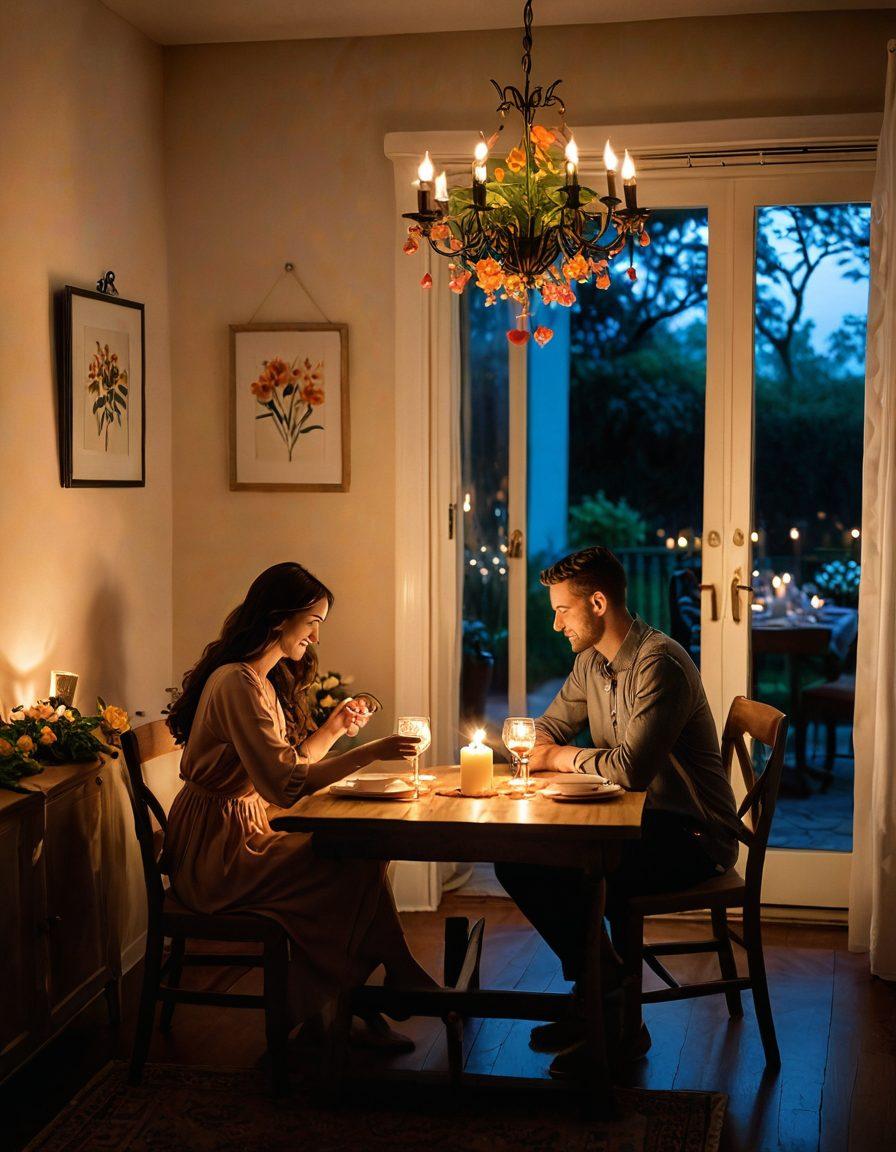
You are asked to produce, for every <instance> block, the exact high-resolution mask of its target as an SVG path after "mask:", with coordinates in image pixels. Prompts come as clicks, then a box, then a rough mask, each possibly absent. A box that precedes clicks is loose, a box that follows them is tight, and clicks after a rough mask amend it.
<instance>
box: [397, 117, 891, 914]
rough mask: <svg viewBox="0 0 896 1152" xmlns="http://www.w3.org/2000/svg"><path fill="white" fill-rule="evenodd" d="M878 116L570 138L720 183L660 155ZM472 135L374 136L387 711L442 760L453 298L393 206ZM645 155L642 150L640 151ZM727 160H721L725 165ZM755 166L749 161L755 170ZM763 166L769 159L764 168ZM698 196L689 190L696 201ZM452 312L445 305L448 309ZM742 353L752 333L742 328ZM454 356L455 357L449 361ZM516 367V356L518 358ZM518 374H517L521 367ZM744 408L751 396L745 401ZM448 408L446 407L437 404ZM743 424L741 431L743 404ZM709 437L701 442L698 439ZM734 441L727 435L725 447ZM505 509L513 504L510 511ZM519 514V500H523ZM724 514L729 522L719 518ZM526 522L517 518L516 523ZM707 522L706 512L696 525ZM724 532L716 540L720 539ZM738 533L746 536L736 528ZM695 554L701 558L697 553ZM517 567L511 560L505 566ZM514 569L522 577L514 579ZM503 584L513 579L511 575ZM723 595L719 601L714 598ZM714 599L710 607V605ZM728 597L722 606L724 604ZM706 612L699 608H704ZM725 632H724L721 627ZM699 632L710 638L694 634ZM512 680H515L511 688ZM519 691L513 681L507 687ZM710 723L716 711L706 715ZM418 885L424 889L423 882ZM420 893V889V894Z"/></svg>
mask: <svg viewBox="0 0 896 1152" xmlns="http://www.w3.org/2000/svg"><path fill="white" fill-rule="evenodd" d="M483 117H484V120H486V121H487V122H490V119H491V118H490V117H489V113H488V109H487V108H485V107H484V109H483ZM880 122H881V117H880V114H878V113H871V114H864V113H861V114H849V115H842V116H830V117H827V116H825V117H783V118H774V119H751V120H730V121H724V120H720V121H701V122H695V123H678V124H665V125H662V124H661V125H603V126H592V127H584V128H579V127H577V128H576V141H577V143H578V145H579V154H580V157H581V159H582V170H583V173H584V174H585V176H586V177H587V175H588V174H589V171H590V172H591V173H592V175H595V174H599V172H600V171H601V168H600V160H599V158H600V156H601V154H602V151H603V145H604V141H605V140H606V138H607V137H608V136H609V137H612V138H613V139H614V140H615V141H616V142H617V143H622V144H624V145H625V146H626V147H628V148H629V149H630V150H631V151H632V152H634V153H635V155H636V156H637V157H638V158H639V163H640V171H641V177H640V179H641V181H642V186H643V188H644V190H645V196H644V202H645V203H646V202H647V197H646V191H647V189H648V187H649V184H650V183H651V182H652V181H653V180H655V179H657V180H658V179H659V178H660V176H661V173H664V172H668V173H669V177H668V178H672V172H671V171H670V169H674V178H676V179H690V180H694V179H698V180H701V181H703V180H705V181H716V180H720V179H721V180H728V181H729V183H730V182H731V181H730V176H731V169H730V168H727V169H726V168H725V167H723V166H718V167H712V166H703V164H702V162H696V163H695V164H694V166H691V167H687V166H686V163H685V161H683V160H681V159H680V158H676V159H667V158H665V157H666V155H667V154H668V153H669V152H675V153H676V154H677V155H678V156H680V155H681V154H682V153H685V154H686V153H687V152H688V151H689V150H692V151H694V152H698V151H713V150H715V151H725V150H734V149H737V150H744V149H756V150H760V149H771V148H773V147H776V146H780V145H782V144H807V143H811V144H834V143H841V144H844V145H848V144H851V143H859V142H862V143H864V142H867V141H869V140H874V139H876V138H877V136H878V134H879V131H880ZM477 138H478V132H477V131H476V130H474V129H471V130H469V131H449V132H432V133H424V132H410V133H408V132H394V133H389V134H388V135H387V136H386V138H385V153H386V156H387V157H388V158H389V159H390V160H391V161H392V164H393V170H394V179H395V207H394V210H395V220H396V232H395V234H396V245H395V490H396V497H395V539H396V545H395V566H396V570H395V575H396V584H395V589H396V591H395V708H396V713H397V712H400V711H412V712H422V713H427V714H429V715H431V716H432V718H433V751H432V753H431V755H432V756H433V758H434V760H437V761H439V762H442V763H445V762H446V761H450V762H453V761H454V759H455V754H454V753H455V750H456V747H457V733H456V730H455V725H456V717H457V683H458V678H459V670H460V639H459V633H460V629H459V618H460V612H459V599H458V598H457V597H456V596H455V601H454V605H453V612H452V606H451V605H450V604H449V603H447V601H446V597H447V596H449V595H450V590H451V588H452V587H453V588H455V589H456V588H457V587H458V586H459V582H460V573H459V567H460V565H459V564H458V557H457V548H456V547H454V548H453V549H452V548H451V547H450V545H451V544H452V543H454V544H455V545H456V543H457V533H455V540H454V541H453V542H452V541H449V540H447V520H448V505H449V504H452V503H453V504H455V505H456V504H457V503H458V501H459V496H460V493H459V487H458V477H459V470H458V444H459V441H458V437H457V428H456V416H455V415H453V414H455V413H456V412H457V408H458V389H457V379H456V374H457V368H456V361H457V357H456V356H454V357H453V356H452V355H451V347H452V344H453V343H456V335H455V337H452V335H451V333H452V331H453V330H454V327H455V326H456V319H455V320H454V322H452V305H453V303H454V302H453V301H452V300H451V299H449V293H448V292H447V286H446V284H445V283H444V276H445V269H444V264H445V261H444V260H442V259H441V258H438V257H432V259H431V261H430V263H429V265H428V267H429V270H430V272H431V274H432V278H433V286H432V289H431V290H429V291H425V290H422V289H421V287H420V278H421V277H422V275H423V273H424V271H425V270H426V268H427V264H426V261H427V259H428V257H427V255H426V251H425V247H424V246H421V249H420V252H419V253H417V255H416V256H413V257H409V256H407V255H405V254H404V253H403V252H402V251H401V246H402V243H403V241H404V236H405V233H406V223H405V221H403V220H402V219H401V213H403V212H409V211H413V210H414V207H415V202H416V201H415V190H414V187H413V181H414V179H415V177H416V168H417V164H418V163H419V161H420V158H421V156H422V155H423V152H424V150H425V149H429V151H430V153H431V154H432V155H433V157H434V158H435V160H436V163H437V165H438V166H439V167H444V168H445V169H446V170H447V171H448V172H449V174H451V173H452V172H454V173H461V172H465V171H467V170H468V169H469V163H470V156H471V155H472V150H473V146H474V145H475V142H476V140H477ZM652 155H654V156H656V159H651V156H652ZM733 163H734V162H732V164H733ZM755 167H757V166H754V168H755ZM800 168H801V169H805V170H808V169H809V168H811V169H818V170H821V171H824V170H827V171H831V170H832V169H831V168H830V165H828V164H817V165H816V164H811V165H800ZM770 169H771V165H768V168H767V170H770ZM698 199H699V198H698ZM710 274H711V275H723V276H724V275H728V274H730V271H727V270H726V262H725V261H724V260H723V261H722V263H721V264H719V266H718V268H716V267H715V266H713V268H712V270H711V273H710ZM454 314H455V316H456V309H455V310H454ZM733 345H734V346H733V347H732V349H731V350H730V351H729V352H726V353H724V354H723V352H722V351H721V350H720V351H719V352H718V353H717V354H716V353H713V365H712V368H710V365H709V364H708V366H707V371H708V372H709V371H710V370H712V371H714V372H715V371H721V372H724V371H725V365H726V362H727V360H728V357H729V356H730V357H731V363H732V370H733V363H734V361H737V362H740V361H741V360H742V358H743V356H744V349H743V333H742V332H741V334H740V336H738V335H737V333H735V340H734V341H733ZM750 354H751V356H752V330H751V332H750ZM452 361H454V362H455V363H454V365H452ZM522 363H523V366H524V365H525V359H524V358H523V360H522ZM523 383H525V375H524V373H523ZM743 403H744V398H743V397H741V400H740V401H739V406H738V411H736V412H735V411H733V410H732V412H731V413H730V423H729V415H728V414H724V413H723V414H722V416H721V419H722V427H723V428H724V427H725V426H726V423H729V426H730V427H731V429H732V430H733V429H734V428H735V427H740V428H741V429H743V427H744V424H743V420H744V417H745V410H744V409H742V408H741V406H740V405H742V404H743ZM750 404H751V405H752V400H751V401H750ZM446 406H447V407H446ZM718 419H719V414H718V413H714V414H712V415H711V414H710V413H709V412H708V413H707V421H708V423H707V433H709V431H710V423H709V421H710V420H712V421H713V424H712V427H713V428H716V429H717V428H718V424H717V421H718ZM749 427H750V428H752V407H750V416H749ZM732 434H733V433H732ZM709 438H710V437H709V435H708V436H707V439H709ZM733 447H734V443H733V440H732V441H731V448H732V450H733ZM723 499H724V501H725V503H726V506H727V511H728V513H729V517H730V514H731V513H733V512H734V510H735V508H737V509H738V511H739V505H737V499H738V497H736V495H735V493H734V492H733V491H732V492H730V493H726V494H724V495H723ZM515 511H516V510H515ZM523 511H524V509H523ZM730 522H731V521H730V518H729V520H728V524H730ZM521 523H525V521H524V520H523V521H521ZM706 523H708V521H706V520H705V524H706ZM728 524H726V531H725V533H724V535H723V540H724V541H727V540H728V538H729V533H728V532H727V527H728ZM747 539H749V533H747ZM719 552H720V553H721V554H722V575H724V573H726V572H728V571H729V570H733V568H734V566H735V564H736V563H738V562H740V560H743V564H744V571H746V572H749V571H750V569H749V567H748V565H749V556H748V555H747V556H746V557H742V556H741V557H738V555H737V554H736V553H735V552H733V551H732V549H731V547H729V546H728V545H727V543H726V545H725V548H724V549H719ZM704 563H706V561H705V559H704ZM516 567H517V568H518V569H522V568H523V566H522V565H517V566H516ZM523 578H524V577H523ZM511 587H513V584H512V583H511ZM722 604H726V601H725V600H723V601H722ZM720 606H721V605H720ZM726 606H727V604H726ZM704 607H705V610H706V607H707V606H704ZM723 635H724V633H723ZM704 636H707V638H708V636H709V633H708V632H704ZM734 643H735V648H734V649H733V650H732V652H731V653H730V654H729V652H728V651H725V653H724V654H723V659H722V667H723V669H728V670H730V675H729V674H728V672H727V671H725V672H724V674H723V685H722V695H723V697H724V696H725V695H726V694H727V698H728V699H731V697H732V696H733V695H735V694H737V691H743V687H740V688H737V685H743V684H744V680H743V676H744V675H745V670H746V667H747V664H746V657H744V660H743V661H742V668H741V669H740V670H738V671H734V670H733V669H732V665H731V663H730V662H729V656H730V658H731V659H733V658H734V656H735V653H736V650H737V643H738V638H737V637H735V640H734ZM517 687H518V686H517ZM518 690H519V689H518ZM717 720H718V721H719V722H720V723H721V722H722V720H723V716H721V714H719V713H717ZM428 877H429V879H428V882H427V884H426V885H425V886H423V885H421V886H419V888H418V897H419V899H420V901H421V904H420V906H421V907H422V906H426V907H435V906H436V905H437V903H438V895H439V891H438V890H439V887H440V886H439V882H438V879H437V876H436V873H435V871H434V870H433V869H432V868H430V869H429V872H428ZM424 887H425V889H426V891H425V892H424V891H423V889H424ZM421 893H422V894H421Z"/></svg>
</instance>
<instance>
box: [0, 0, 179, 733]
mask: <svg viewBox="0 0 896 1152" xmlns="http://www.w3.org/2000/svg"><path fill="white" fill-rule="evenodd" d="M162 82H163V72H162V52H161V49H159V48H158V47H157V46H156V45H154V44H152V43H151V42H150V41H149V40H147V39H146V38H145V37H144V36H142V35H141V34H140V33H138V32H136V31H135V30H134V29H133V28H132V27H130V25H128V24H126V23H125V22H124V21H123V20H121V19H120V18H119V17H117V16H115V15H113V14H112V13H111V12H109V11H108V9H106V8H104V7H103V6H102V5H101V4H100V3H98V0H28V2H27V3H24V2H22V3H11V4H10V3H4V4H3V6H2V13H0V115H2V130H0V138H2V145H0V253H2V269H3V275H2V280H0V395H2V420H0V476H2V500H0V709H2V711H3V713H5V711H6V709H8V708H9V707H10V706H11V705H14V704H16V703H19V702H21V701H23V700H30V699H31V698H33V697H34V695H35V694H40V695H46V693H47V691H48V688H49V670H50V668H53V667H55V668H65V669H70V670H72V671H76V672H78V673H79V674H80V676H81V684H80V686H79V692H78V697H77V700H76V703H78V704H79V705H80V706H81V707H82V708H84V709H92V708H93V706H94V704H95V701H96V695H97V693H98V692H100V693H102V694H103V695H105V696H106V697H107V698H109V699H110V700H115V701H119V702H121V703H122V704H123V705H125V706H126V707H127V708H128V709H129V710H131V711H134V710H135V709H144V710H145V711H146V712H147V713H156V714H157V713H158V711H159V709H160V708H161V706H162V704H163V703H164V701H165V696H164V689H165V687H166V686H167V685H168V684H169V683H170V680H169V676H170V668H171V416H170V404H171V388H170V366H169V334H168V286H167V264H166V248H165V220H164V195H163V155H162ZM107 268H114V269H115V271H116V274H117V279H118V285H119V288H120V290H121V292H122V295H126V296H128V297H130V298H132V299H135V300H140V301H143V302H144V303H145V306H146V335H147V341H146V381H147V421H146V426H147V458H146V471H147V484H146V488H145V489H123V488H121V489H98V488H96V489H70V490H65V489H63V488H61V487H60V482H59V457H58V451H57V441H56V392H55V388H56V384H55V381H56V371H55V363H54V358H53V357H54V348H53V313H52V296H53V293H54V291H55V290H56V289H58V288H59V287H61V286H62V285H64V284H66V283H70V284H76V285H81V286H84V287H87V288H93V287H94V284H95V282H96V279H97V277H98V276H99V274H100V273H101V272H102V271H103V270H104V269H107Z"/></svg>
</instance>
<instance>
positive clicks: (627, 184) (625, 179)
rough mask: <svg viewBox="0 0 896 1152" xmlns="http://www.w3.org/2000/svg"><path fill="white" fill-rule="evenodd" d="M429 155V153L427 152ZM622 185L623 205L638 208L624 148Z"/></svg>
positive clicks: (631, 164) (631, 162)
mask: <svg viewBox="0 0 896 1152" xmlns="http://www.w3.org/2000/svg"><path fill="white" fill-rule="evenodd" d="M427 155H429V153H427ZM622 186H623V188H624V189H625V206H626V208H627V209H628V210H629V211H630V212H636V211H637V209H638V188H637V181H636V178H635V162H634V160H632V158H631V156H629V154H628V149H627V148H626V150H625V159H624V160H623V161H622Z"/></svg>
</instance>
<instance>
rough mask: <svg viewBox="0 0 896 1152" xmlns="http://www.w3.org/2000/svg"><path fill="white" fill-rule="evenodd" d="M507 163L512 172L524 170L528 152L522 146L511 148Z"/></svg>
mask: <svg viewBox="0 0 896 1152" xmlns="http://www.w3.org/2000/svg"><path fill="white" fill-rule="evenodd" d="M505 163H506V164H507V167H508V168H509V169H510V171H511V172H522V170H523V169H524V168H525V167H526V153H525V152H524V151H523V150H522V148H511V149H510V151H509V152H508V154H507V159H506V161H505Z"/></svg>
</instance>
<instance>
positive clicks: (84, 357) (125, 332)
mask: <svg viewBox="0 0 896 1152" xmlns="http://www.w3.org/2000/svg"><path fill="white" fill-rule="evenodd" d="M57 340H58V347H57V356H58V361H59V456H60V464H61V478H62V485H63V487H64V488H140V487H143V486H144V485H145V483H146V428H145V419H146V395H145V383H144V369H145V354H144V323H143V305H142V304H137V303H136V302H135V301H133V300H123V299H121V297H118V296H106V295H104V294H103V293H101V292H88V291H86V290H85V289H83V288H73V287H72V286H71V285H67V286H66V287H65V288H64V289H63V290H62V292H60V293H59V296H58V297H57Z"/></svg>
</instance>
